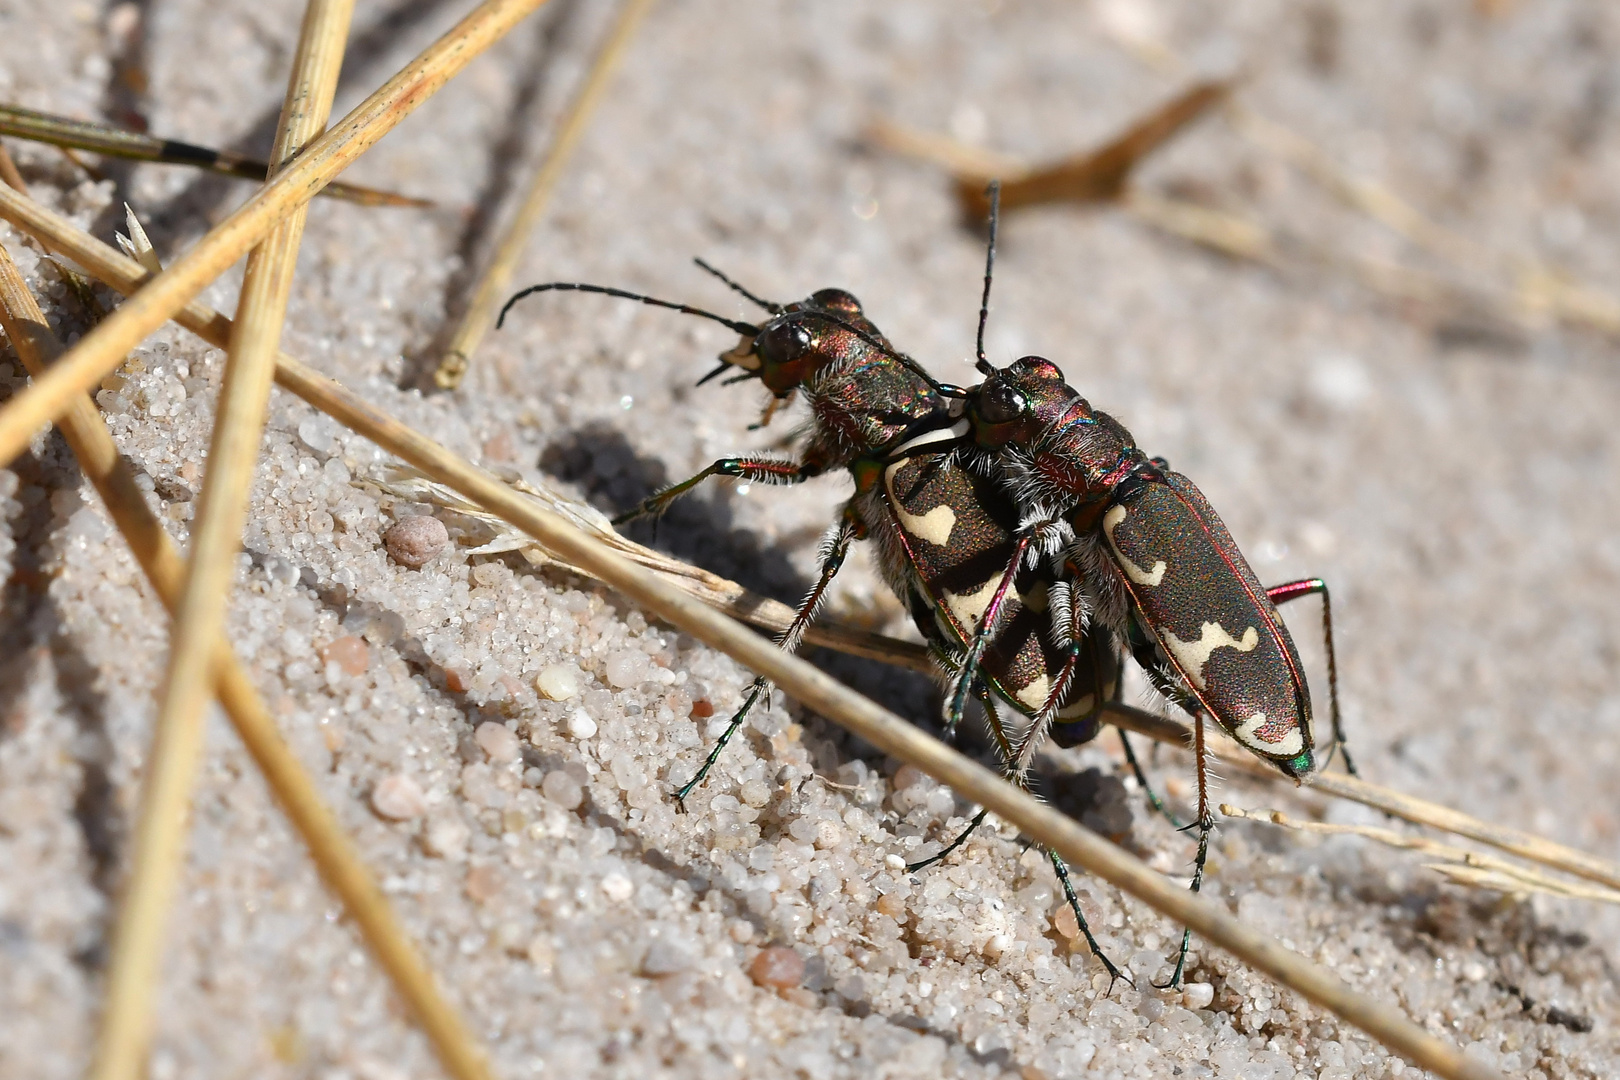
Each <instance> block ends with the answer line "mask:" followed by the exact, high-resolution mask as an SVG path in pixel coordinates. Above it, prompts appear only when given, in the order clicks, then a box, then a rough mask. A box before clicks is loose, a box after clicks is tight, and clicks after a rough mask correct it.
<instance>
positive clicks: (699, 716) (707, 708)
mask: <svg viewBox="0 0 1620 1080" xmlns="http://www.w3.org/2000/svg"><path fill="white" fill-rule="evenodd" d="M713 715H714V706H713V705H712V704H710V703H709V702H708V701H707V700H705V699H704V698H698V699H697V700H696V701H694V702H692V719H694V720H707V719H708V718H709V717H711V716H713Z"/></svg>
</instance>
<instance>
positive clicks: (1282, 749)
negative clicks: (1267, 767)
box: [1232, 712, 1305, 757]
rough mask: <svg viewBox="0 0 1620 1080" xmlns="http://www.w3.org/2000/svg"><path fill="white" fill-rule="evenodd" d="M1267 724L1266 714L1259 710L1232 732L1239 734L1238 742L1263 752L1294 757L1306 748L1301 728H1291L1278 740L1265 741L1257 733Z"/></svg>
mask: <svg viewBox="0 0 1620 1080" xmlns="http://www.w3.org/2000/svg"><path fill="white" fill-rule="evenodd" d="M1265 726H1266V714H1265V713H1263V712H1257V713H1255V714H1254V715H1253V716H1251V717H1249V718H1248V719H1247V720H1245V721H1243V723H1241V724H1239V725H1238V726H1237V730H1236V731H1234V732H1232V734H1233V735H1235V736H1237V740H1238V742H1240V743H1242V744H1243V745H1244V746H1247V747H1249V748H1250V749H1251V750H1258V751H1260V752H1261V753H1263V754H1281V755H1283V756H1284V757H1293V756H1294V755H1295V754H1297V753H1299V752H1300V751H1301V750H1303V749H1305V736H1304V735H1303V734H1302V733H1301V732H1300V730H1299V728H1291V729H1290V730H1289V731H1288V733H1287V734H1286V735H1284V736H1283V737H1282V738H1281V739H1279V740H1277V741H1276V742H1265V741H1264V740H1262V739H1260V738H1259V737H1258V735H1257V734H1256V733H1257V732H1258V731H1259V730H1260V729H1261V728H1263V727H1265Z"/></svg>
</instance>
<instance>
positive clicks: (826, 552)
mask: <svg viewBox="0 0 1620 1080" xmlns="http://www.w3.org/2000/svg"><path fill="white" fill-rule="evenodd" d="M863 532H864V530H863V529H862V528H861V524H860V522H859V520H858V519H857V518H856V517H855V512H854V510H853V508H851V507H848V506H846V507H845V508H844V516H843V517H842V518H841V519H839V522H838V524H837V525H835V526H833V528H832V530H831V531H830V532H828V534H827V536H826V538H825V539H824V540H823V541H822V544H821V575H820V577H819V578H818V579H817V580H816V583H815V585H814V586H813V587H812V588H811V589H810V592H809V593H807V594H806V595H805V598H804V600H803V601H802V602H801V603H800V604H799V609H798V610H797V611H795V612H794V613H793V621H792V622H790V623H789V624H788V627H787V629H786V630H784V631H782V633H781V636H779V637H778V638H777V639H776V643H777V644H778V645H780V646H781V647H782V648H783V649H785V650H786V651H788V652H796V651H798V648H799V642H800V640H801V639H803V637H804V632H805V630H806V629H807V628H808V627H809V625H810V622H811V620H812V619H814V618H815V616H816V609H817V608H819V607H820V606H821V601H822V599H823V598H824V597H825V596H826V595H827V587H828V586H829V585H831V584H832V579H833V577H834V576H835V575H836V574H837V573H838V571H839V569H840V568H841V567H842V566H843V565H844V558H845V557H846V556H847V555H848V554H849V545H850V544H852V543H853V542H854V541H855V540H857V539H859V538H860V536H861V535H862V534H863ZM769 685H770V682H769V680H767V679H766V678H765V677H764V676H763V675H761V676H759V677H758V678H756V679H755V680H754V682H753V685H752V686H750V687H749V688H748V696H747V697H746V698H744V699H743V703H742V707H741V708H739V709H738V710H737V711H736V712H735V713H733V714H732V717H731V720H730V721H729V722H728V723H727V724H726V730H725V731H724V732H723V733H722V734H721V736H720V741H719V742H717V743H715V744H714V749H713V750H710V751H709V756H708V757H707V758H705V759H704V761H703V767H702V768H700V769H698V771H697V775H696V776H694V777H692V779H690V780H688V781H687V782H686V783H685V784H683V785H681V789H680V790H679V791H677V792H676V793H675V801H676V802H678V803H681V804H683V805H684V804H685V802H686V797H687V796H688V795H690V794H691V793H692V791H693V789H695V788H696V787H697V786H698V785H699V784H701V783H703V781H704V778H705V777H707V776H708V775H709V770H710V769H712V768H714V763H715V762H716V761H718V760H720V754H721V753H722V752H723V751H724V750H725V748H726V744H727V743H728V742H730V741H731V737H732V736H733V735H735V734H736V733H737V729H738V728H740V727H742V722H743V720H744V719H745V718H747V716H748V712H749V710H750V709H752V708H753V707H754V703H755V702H756V701H758V700H759V696H760V695H761V694H763V693H764V692H765V690H766V688H767V687H768V686H769Z"/></svg>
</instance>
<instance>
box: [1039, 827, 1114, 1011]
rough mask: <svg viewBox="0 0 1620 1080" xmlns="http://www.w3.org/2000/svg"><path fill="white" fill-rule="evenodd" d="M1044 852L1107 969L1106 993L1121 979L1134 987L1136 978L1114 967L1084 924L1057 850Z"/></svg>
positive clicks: (1097, 955)
mask: <svg viewBox="0 0 1620 1080" xmlns="http://www.w3.org/2000/svg"><path fill="white" fill-rule="evenodd" d="M1046 854H1047V856H1048V857H1049V858H1050V859H1051V860H1052V870H1053V872H1054V873H1056V874H1057V879H1058V884H1060V885H1062V886H1063V896H1064V899H1066V900H1068V902H1069V910H1070V911H1072V912H1074V921H1075V922H1076V923H1077V924H1078V925H1079V927H1080V933H1081V934H1082V935H1084V936H1085V939H1086V944H1087V945H1089V946H1091V953H1092V955H1093V956H1095V957H1096V958H1097V959H1098V960H1101V961H1102V966H1103V967H1104V968H1106V969H1107V970H1108V993H1110V994H1111V993H1113V992H1114V984H1115V983H1117V982H1118V981H1119V980H1121V979H1124V980H1125V981H1126V982H1127V983H1130V985H1131V987H1132V988H1133V989H1134V988H1135V986H1136V980H1135V979H1133V978H1131V976H1130V974H1129V973H1128V972H1124V971H1121V970H1119V968H1117V967H1115V966H1114V962H1113V961H1112V960H1110V959H1108V954H1107V953H1105V952H1103V951H1102V946H1101V945H1099V944H1097V939H1096V938H1095V937H1093V936H1092V934H1091V927H1090V926H1088V925H1087V924H1086V917H1085V915H1084V914H1082V913H1081V911H1080V898H1079V897H1078V896H1076V895H1075V894H1074V885H1073V884H1072V883H1071V882H1070V881H1069V868H1068V866H1067V865H1066V864H1065V863H1064V862H1063V859H1062V857H1061V856H1059V855H1058V853H1057V852H1055V851H1050V850H1048V851H1047V853H1046ZM1104 996H1106V995H1104Z"/></svg>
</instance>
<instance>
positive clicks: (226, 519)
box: [81, 0, 354, 1080]
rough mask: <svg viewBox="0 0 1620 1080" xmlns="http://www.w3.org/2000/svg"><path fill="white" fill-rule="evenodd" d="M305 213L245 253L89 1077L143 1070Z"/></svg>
mask: <svg viewBox="0 0 1620 1080" xmlns="http://www.w3.org/2000/svg"><path fill="white" fill-rule="evenodd" d="M353 14H354V0H309V4H308V6H307V7H306V8H305V11H304V20H303V25H302V27H301V29H300V33H299V38H298V47H297V51H296V52H295V53H294V55H293V65H292V75H291V77H290V79H289V81H288V86H287V97H286V102H285V104H283V106H282V109H281V119H280V121H279V123H278V124H277V128H276V138H275V143H274V146H273V148H272V154H271V161H272V168H273V169H279V168H281V167H283V166H284V165H285V164H286V163H287V162H289V161H291V160H292V159H293V157H294V156H296V155H297V154H298V153H299V152H300V151H301V150H302V149H303V148H304V147H305V146H306V145H307V144H308V143H309V142H310V140H311V139H313V138H315V137H316V136H318V135H319V134H320V133H321V132H322V131H324V130H325V129H326V121H327V118H328V117H330V116H331V112H332V97H333V95H334V94H335V93H336V92H337V80H338V71H339V69H340V68H341V67H342V66H343V52H344V46H345V45H346V43H347V42H348V39H349V21H350V17H351V16H352V15H353ZM307 211H308V204H307V203H305V204H300V205H298V206H296V207H294V208H292V210H291V211H290V212H289V213H288V214H287V215H286V217H285V218H283V219H282V220H281V222H280V223H279V224H277V225H276V226H275V227H274V228H273V229H271V230H270V233H269V235H268V236H266V237H265V239H264V242H263V243H261V244H260V245H259V246H258V247H257V248H255V249H254V251H253V252H252V254H250V255H249V256H248V263H247V273H246V275H245V277H244V278H243V281H242V292H241V300H240V302H239V305H238V307H237V317H236V324H235V328H234V331H233V333H232V335H231V343H230V349H229V355H228V357H227V359H226V364H225V381H224V385H223V387H222V388H221V390H220V394H219V404H218V408H217V411H216V414H215V420H214V431H213V437H212V440H211V442H210V445H209V450H208V458H207V462H208V464H207V470H206V472H205V474H204V476H203V486H202V497H201V500H200V502H199V504H198V505H199V510H198V513H197V519H196V523H195V525H194V526H193V528H192V533H191V550H190V553H189V558H188V560H187V565H186V571H185V579H184V584H183V585H182V587H181V591H180V601H179V604H178V605H177V607H176V609H175V612H174V623H173V627H172V629H171V631H170V638H169V661H168V668H167V670H166V672H165V674H164V680H163V687H162V689H161V691H160V692H159V694H158V708H157V718H156V720H155V721H154V724H153V733H152V748H151V751H150V753H149V755H148V758H147V768H146V774H145V778H144V783H143V784H142V788H141V805H140V813H139V815H138V817H137V820H136V824H135V830H134V844H133V849H132V853H131V859H130V870H129V876H128V878H127V880H126V881H125V882H124V887H123V891H122V894H121V895H120V897H119V905H118V919H117V923H116V925H115V928H114V932H113V938H112V950H111V955H110V957H109V962H108V967H107V992H106V993H107V997H106V1008H105V1009H104V1011H103V1012H102V1016H101V1027H100V1032H99V1037H98V1039H97V1044H96V1052H95V1060H94V1063H93V1065H92V1066H91V1075H92V1076H93V1077H96V1078H97V1080H136V1078H137V1077H139V1076H140V1075H142V1074H143V1073H144V1071H145V1068H146V1055H147V1044H148V1042H149V1040H150V1038H151V1006H152V1000H153V997H154V994H153V990H154V987H155V983H156V979H157V971H158V961H159V959H160V957H161V955H162V951H163V931H164V927H165V924H166V923H167V921H168V914H169V907H170V905H171V904H172V903H173V898H174V894H175V891H176V887H177V886H178V884H179V877H180V869H181V864H182V862H183V861H184V860H185V849H186V844H185V835H186V816H187V809H188V807H189V806H190V803H191V786H192V782H193V780H194V778H195V776H196V771H197V765H198V763H199V762H200V761H201V759H202V750H203V733H204V727H203V720H204V712H203V710H204V708H205V707H206V705H207V704H208V699H209V696H210V693H209V692H210V690H211V688H212V681H213V680H212V678H211V675H212V674H213V670H212V669H213V658H214V648H215V644H216V643H217V642H218V641H219V640H220V639H221V637H222V635H223V634H224V630H225V606H226V603H227V599H228V597H229V596H230V587H231V581H232V579H233V578H234V577H235V571H236V565H235V564H236V553H237V552H238V551H239V550H240V548H241V538H242V522H243V519H244V518H245V517H246V515H247V501H248V493H249V491H250V490H251V489H252V486H253V469H254V466H255V465H256V464H257V462H258V456H259V440H260V436H261V435H262V433H263V429H264V418H265V413H266V411H267V409H268V406H269V402H270V384H271V381H272V378H273V376H274V374H275V365H276V353H277V351H278V349H279V345H280V343H281V324H282V319H283V317H284V316H285V314H286V309H287V298H288V296H289V295H290V294H291V292H292V279H293V271H294V270H295V268H296V266H297V261H298V245H299V242H300V241H301V240H302V239H303V234H304V219H305V215H306V213H307ZM81 400H82V399H81Z"/></svg>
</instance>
